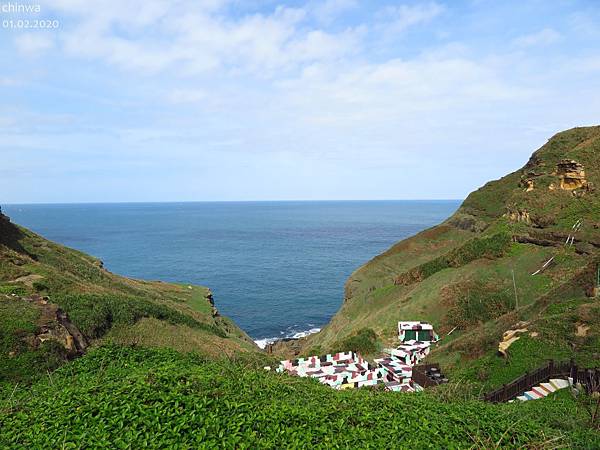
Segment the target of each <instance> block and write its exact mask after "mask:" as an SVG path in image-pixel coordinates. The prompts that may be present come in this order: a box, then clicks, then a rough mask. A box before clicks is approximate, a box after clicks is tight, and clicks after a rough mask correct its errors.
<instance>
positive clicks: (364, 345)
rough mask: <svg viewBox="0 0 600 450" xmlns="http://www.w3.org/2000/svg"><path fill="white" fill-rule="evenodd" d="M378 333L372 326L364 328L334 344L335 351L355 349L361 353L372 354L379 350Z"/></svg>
mask: <svg viewBox="0 0 600 450" xmlns="http://www.w3.org/2000/svg"><path fill="white" fill-rule="evenodd" d="M377 344H378V339H377V333H375V331H373V330H372V329H371V328H363V329H362V330H360V331H358V332H357V333H356V334H354V335H352V336H350V337H347V338H346V339H343V340H341V341H337V342H336V343H335V344H333V347H334V350H333V352H348V351H353V352H357V353H360V354H361V355H372V354H373V353H375V352H377V350H378V348H377Z"/></svg>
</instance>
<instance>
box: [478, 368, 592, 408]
mask: <svg viewBox="0 0 600 450" xmlns="http://www.w3.org/2000/svg"><path fill="white" fill-rule="evenodd" d="M567 377H570V378H572V379H573V383H574V384H575V383H581V384H582V385H583V386H584V388H585V390H586V391H587V392H588V393H591V392H599V391H600V368H594V369H580V368H578V367H577V365H576V364H575V363H574V361H573V360H571V361H567V362H558V363H557V362H555V361H554V360H550V361H548V363H547V364H546V365H544V366H542V367H540V368H538V369H536V370H534V371H532V372H526V373H525V374H524V375H522V376H520V377H519V378H517V379H516V380H514V381H512V382H511V383H508V384H504V385H502V387H501V388H498V389H496V390H494V391H492V392H489V393H487V394H485V395H484V396H483V399H484V400H485V401H487V402H492V403H502V402H507V401H509V400H512V399H514V398H516V397H517V396H519V395H522V394H523V392H525V391H529V390H530V389H531V388H532V387H534V386H537V385H538V384H540V383H545V382H547V381H548V380H550V379H551V378H567Z"/></svg>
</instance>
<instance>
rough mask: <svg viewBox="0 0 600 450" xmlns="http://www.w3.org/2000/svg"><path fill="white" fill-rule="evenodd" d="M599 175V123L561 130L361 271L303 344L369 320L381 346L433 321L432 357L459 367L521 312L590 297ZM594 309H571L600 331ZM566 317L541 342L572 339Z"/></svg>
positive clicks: (335, 338)
mask: <svg viewBox="0 0 600 450" xmlns="http://www.w3.org/2000/svg"><path fill="white" fill-rule="evenodd" d="M599 182H600V127H588V128H575V129H572V130H568V131H565V132H562V133H559V134H557V135H556V136H554V137H552V138H551V139H550V140H549V141H548V142H547V143H546V144H545V145H544V146H543V147H541V148H540V149H539V150H537V151H536V152H535V153H534V154H533V156H532V157H531V158H530V160H529V162H528V163H527V164H526V165H525V166H524V167H523V168H522V169H520V170H518V171H516V172H514V173H511V174H509V175H507V176H505V177H504V178H502V179H500V180H497V181H492V182H490V183H487V184H486V185H485V186H484V187H482V188H480V189H478V190H477V191H475V192H473V193H472V194H470V195H469V196H468V198H467V199H466V200H465V201H464V203H463V204H462V205H461V207H460V208H459V209H458V211H457V212H456V213H455V214H454V215H453V216H452V217H450V218H449V219H448V220H446V221H445V222H444V223H442V224H440V225H438V226H436V227H433V228H431V229H428V230H425V231H423V232H422V233H419V234H418V235H416V236H414V237H411V238H409V239H406V240H404V241H402V242H399V243H398V244H396V245H394V246H393V247H392V248H390V249H389V250H387V251H386V252H384V253H383V254H381V255H379V256H376V257H375V258H374V259H372V260H371V261H369V262H368V263H367V264H365V265H364V266H363V267H361V268H359V269H358V270H357V271H356V272H354V273H353V274H352V276H351V277H350V279H349V280H348V281H347V283H346V288H345V299H344V303H343V305H342V307H341V308H340V310H339V311H338V313H337V314H336V315H335V316H334V317H333V319H332V320H331V322H330V324H328V325H327V326H326V327H325V328H324V329H323V330H322V331H321V332H320V333H318V334H315V335H313V336H310V337H309V338H308V339H306V340H304V341H303V342H302V343H301V348H300V350H299V352H300V353H310V352H314V351H326V350H329V349H332V348H335V347H336V346H338V345H339V343H340V342H342V341H343V340H344V339H346V338H348V337H350V336H352V335H354V334H356V333H357V332H358V331H359V330H361V329H364V328H369V329H372V330H374V331H375V332H376V334H377V336H378V339H379V343H380V345H382V346H385V345H387V344H390V343H393V342H394V341H395V340H396V322H397V321H399V320H426V321H428V322H431V323H433V324H434V325H435V327H436V329H437V330H438V331H439V332H440V333H441V334H442V336H443V337H444V339H442V344H441V346H440V348H439V349H438V350H437V356H434V357H433V358H434V359H435V358H436V357H437V358H438V359H439V360H442V361H444V362H445V363H447V364H449V365H450V366H452V365H457V366H459V365H461V364H464V362H465V361H466V360H467V361H468V360H473V359H476V358H478V357H481V356H482V355H484V354H486V352H491V351H493V349H494V348H496V346H497V344H498V340H499V339H500V338H501V336H502V333H503V332H504V331H506V330H508V329H510V328H511V326H513V325H514V324H515V323H518V322H519V321H529V322H531V321H533V323H536V321H539V320H541V319H540V318H541V317H542V315H543V311H547V310H548V308H549V307H551V306H552V305H554V304H555V303H557V302H569V301H572V302H578V301H580V302H583V303H585V302H586V301H587V300H586V299H587V298H589V297H590V296H593V295H594V294H595V292H596V291H595V285H596V282H597V281H596V278H597V276H596V275H597V264H598V258H599V249H600V198H599V196H598V192H597V191H596V189H595V186H598V183H599ZM552 308H555V306H552ZM556 308H559V307H558V306H556ZM586 311H587V310H586ZM592 311H594V313H593V314H587V313H585V312H584V313H581V316H582V317H580V316H579V315H578V313H577V314H575V313H573V315H572V316H571V319H572V320H573V321H575V322H577V321H579V325H581V324H582V323H583V322H585V321H587V322H586V323H585V325H586V326H589V327H590V329H591V330H593V333H592V334H593V335H594V336H598V334H599V333H598V327H599V326H600V323H597V322H600V320H597V319H596V315H595V314H596V309H593V308H592ZM561 317H562V316H561ZM575 317H577V320H575ZM571 319H568V318H567V319H565V320H567V321H568V322H569V325H568V326H567V325H566V324H561V326H560V327H561V328H560V329H561V330H562V331H560V333H558V334H557V332H554V333H553V332H552V331H549V330H548V329H544V330H538V335H536V336H537V337H536V343H539V344H542V343H546V345H550V342H556V340H555V337H557V336H560V337H561V339H562V338H564V339H562V341H561V345H562V344H563V343H564V344H565V345H566V346H572V342H575V339H576V336H575V333H576V329H577V327H576V324H575V322H573V323H571V322H570V321H571ZM561 320H562V319H561ZM533 328H535V325H534V326H533ZM563 328H564V329H563ZM450 332H452V334H451V335H450V336H448V334H449V333H450ZM594 333H595V334H594ZM571 337H572V338H573V339H572V342H571V341H570V339H571ZM557 339H558V338H557ZM595 339H596V337H590V336H588V338H587V341H586V343H580V344H578V345H579V346H580V349H581V348H585V349H589V348H591V347H593V346H594V345H597V344H600V341H596V340H595ZM580 341H581V340H578V341H577V342H580ZM569 342H571V343H569ZM552 345H553V344H552ZM557 345H558V344H557ZM590 346H591V347H590ZM435 353H436V352H434V354H435ZM549 357H551V355H550V356H549Z"/></svg>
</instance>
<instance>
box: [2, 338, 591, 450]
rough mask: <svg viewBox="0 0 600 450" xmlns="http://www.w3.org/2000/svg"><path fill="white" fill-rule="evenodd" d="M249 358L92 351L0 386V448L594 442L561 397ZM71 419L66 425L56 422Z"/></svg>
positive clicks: (504, 445)
mask: <svg viewBox="0 0 600 450" xmlns="http://www.w3.org/2000/svg"><path fill="white" fill-rule="evenodd" d="M255 367H256V363H253V362H251V361H249V360H242V361H228V362H224V361H221V362H217V361H205V360H202V359H201V358H198V357H197V356H195V355H193V354H188V355H187V356H183V355H180V354H177V353H175V352H172V351H168V350H142V349H139V348H138V349H127V348H123V347H107V348H100V349H97V350H95V351H93V352H92V353H90V354H88V355H87V356H85V357H83V358H81V359H79V360H77V361H75V362H73V363H72V364H70V365H68V366H66V367H63V368H61V369H59V370H58V371H57V372H54V373H53V374H52V375H51V377H48V378H46V379H44V380H41V381H40V382H38V383H37V384H36V385H34V386H33V388H32V389H30V390H29V389H19V388H17V389H16V390H11V391H10V392H9V391H4V392H3V393H2V392H1V391H0V446H2V447H23V448H44V447H58V446H60V447H62V448H80V447H102V446H108V447H120V448H121V447H122V448H129V447H131V446H132V447H134V448H139V447H149V448H205V447H222V448H283V447H286V448H288V447H289V448H299V447H302V448H339V447H343V448H366V447H371V448H390V447H393V448H496V446H498V445H500V446H502V448H525V447H527V448H557V447H562V448H595V446H596V444H597V443H598V434H595V433H594V432H592V431H590V430H586V429H585V428H584V427H582V426H581V424H582V423H583V422H584V420H585V416H584V415H583V412H582V411H580V410H578V409H577V408H576V405H575V403H574V401H573V400H572V399H571V398H570V397H569V396H568V395H561V396H555V397H554V398H548V399H545V400H540V401H538V402H535V405H533V403H534V402H531V403H530V404H513V405H510V404H506V405H490V404H484V403H481V402H477V401H460V402H445V401H441V400H440V398H438V397H435V396H433V395H432V394H390V393H385V392H381V391H374V390H369V389H361V390H357V391H342V392H339V391H334V390H332V389H330V388H328V387H326V386H323V385H320V384H319V383H317V382H316V381H314V380H309V379H298V378H292V377H289V376H285V375H277V374H274V373H265V372H264V371H262V370H261V369H257V368H255ZM66 424H68V427H67V428H66V427H65V425H66Z"/></svg>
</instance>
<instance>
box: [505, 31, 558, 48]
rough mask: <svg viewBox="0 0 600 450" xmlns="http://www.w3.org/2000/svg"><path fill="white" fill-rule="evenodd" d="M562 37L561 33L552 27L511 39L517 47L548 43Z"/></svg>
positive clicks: (552, 42)
mask: <svg viewBox="0 0 600 450" xmlns="http://www.w3.org/2000/svg"><path fill="white" fill-rule="evenodd" d="M561 39H562V35H561V34H560V33H559V32H558V31H556V30H553V29H552V28H544V29H543V30H540V31H538V32H536V33H531V34H526V35H523V36H520V37H518V38H516V39H514V40H513V44H514V45H516V46H518V47H532V46H534V45H550V44H554V43H556V42H558V41H560V40H561Z"/></svg>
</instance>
